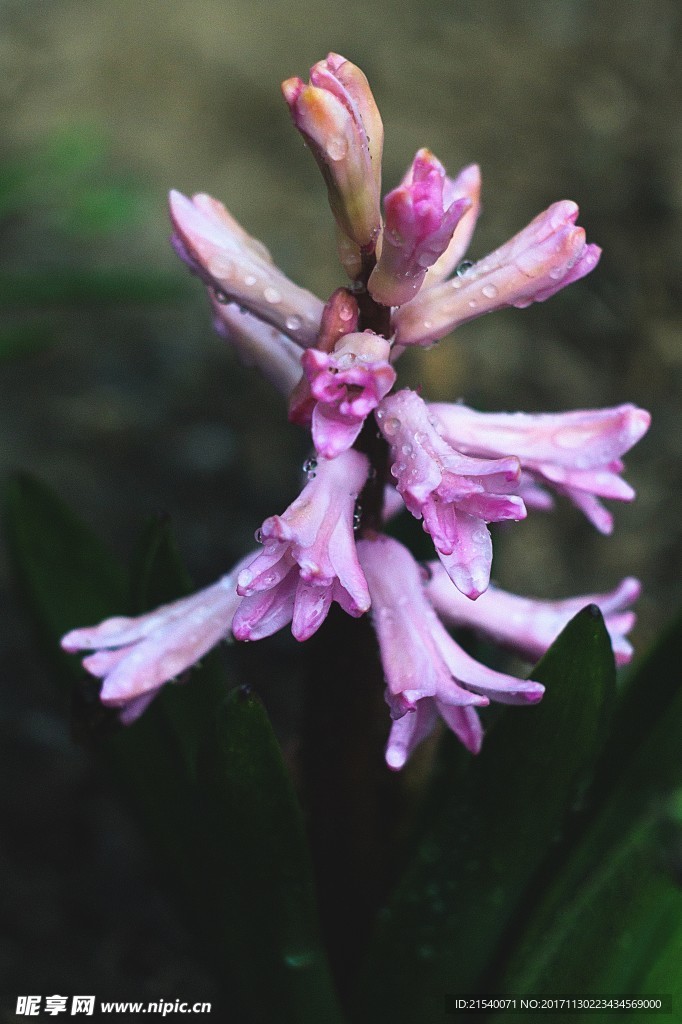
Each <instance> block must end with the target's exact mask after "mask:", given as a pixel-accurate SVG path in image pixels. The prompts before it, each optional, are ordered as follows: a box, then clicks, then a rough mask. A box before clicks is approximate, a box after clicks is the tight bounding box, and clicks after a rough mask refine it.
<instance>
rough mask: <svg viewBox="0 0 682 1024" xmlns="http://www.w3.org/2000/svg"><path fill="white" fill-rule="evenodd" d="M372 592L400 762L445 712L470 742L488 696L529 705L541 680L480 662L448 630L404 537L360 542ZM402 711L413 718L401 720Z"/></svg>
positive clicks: (476, 742) (392, 752)
mask: <svg viewBox="0 0 682 1024" xmlns="http://www.w3.org/2000/svg"><path fill="white" fill-rule="evenodd" d="M358 555H359V558H360V563H361V565H362V568H363V570H364V572H365V576H366V578H367V583H368V586H369V591H370V595H371V598H372V623H373V626H374V629H375V631H376V634H377V639H378V641H379V649H380V654H381V662H382V665H383V669H384V675H385V678H386V684H387V691H386V701H387V703H388V705H389V708H390V710H391V717H392V718H393V719H394V721H395V723H396V724H395V725H394V727H393V729H392V730H391V736H390V738H389V743H388V747H387V752H386V756H387V761H388V764H389V766H390V767H392V768H400V767H402V765H403V764H404V763H405V760H406V759H407V757H408V756H409V754H410V753H411V751H412V750H413V749H414V747H416V746H417V744H418V743H419V742H421V740H422V739H424V738H425V737H426V735H428V733H429V732H430V731H431V729H432V727H433V725H434V724H435V720H436V715H437V714H440V715H441V716H442V717H443V718H444V719H445V720H446V722H447V723H448V725H450V727H451V728H453V729H454V731H455V732H456V733H457V735H458V736H459V737H460V738H461V739H463V742H465V744H466V745H467V746H468V747H469V749H475V750H477V749H478V747H479V746H480V736H481V731H480V724H479V723H478V718H477V716H476V712H475V710H474V709H475V708H476V707H477V706H485V705H486V704H488V703H489V701H490V700H494V701H500V702H502V703H506V704H528V703H535V702H536V701H538V700H540V698H541V697H542V694H543V692H544V691H543V687H542V686H541V685H540V684H539V683H536V682H534V681H533V680H523V679H516V678H514V677H513V676H507V675H504V674H502V673H500V672H495V671H493V670H492V669H489V668H487V667H486V666H485V665H481V664H480V663H479V662H477V661H475V659H473V658H471V657H470V656H469V655H468V654H466V653H465V652H464V651H463V650H462V649H461V648H460V647H459V645H458V644H456V643H455V641H454V640H453V639H452V637H451V636H449V634H448V633H447V632H446V630H445V629H444V627H443V625H442V624H441V622H440V620H439V619H438V616H437V615H436V613H435V612H434V610H433V608H432V606H431V604H430V602H429V600H428V599H427V596H426V594H425V592H424V589H423V586H422V580H421V575H420V570H419V567H418V565H417V563H416V562H415V561H414V559H413V557H412V555H411V554H410V553H409V551H407V549H406V548H404V547H403V546H402V544H399V543H398V541H396V540H393V539H392V538H389V537H384V536H377V537H375V538H374V539H372V540H369V539H365V540H361V541H359V542H358ZM404 718H407V719H408V721H407V722H404V724H402V725H400V724H398V723H401V722H403V720H404Z"/></svg>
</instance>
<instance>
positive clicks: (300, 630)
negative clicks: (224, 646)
mask: <svg viewBox="0 0 682 1024" xmlns="http://www.w3.org/2000/svg"><path fill="white" fill-rule="evenodd" d="M368 469H369V463H368V460H367V458H366V456H364V455H361V454H360V452H356V451H354V450H352V449H351V450H349V451H347V452H343V453H342V454H341V455H339V456H338V457H337V458H335V459H322V458H321V459H319V460H318V461H317V463H316V465H315V466H314V468H311V469H310V472H309V479H308V483H307V484H306V485H305V487H304V488H303V491H302V492H301V494H300V495H299V497H298V498H296V500H295V501H294V502H293V503H292V504H291V505H290V506H289V508H288V509H287V510H286V512H284V514H283V515H281V516H271V517H270V518H269V519H266V520H265V522H264V523H263V525H262V527H261V529H260V531H259V540H261V542H262V543H263V551H262V552H261V553H260V554H259V555H258V556H257V557H256V558H255V559H254V560H253V561H252V562H251V563H250V564H249V565H248V566H246V567H245V568H243V569H242V571H241V572H240V574H239V578H238V587H237V590H238V593H239V594H241V595H242V596H243V598H244V600H243V601H242V603H241V605H240V607H239V609H238V610H237V613H236V614H235V617H234V621H233V624H232V629H233V632H234V635H235V636H236V637H237V639H238V640H258V639H260V638H261V637H264V636H269V635H270V634H271V633H274V632H275V631H276V630H278V629H280V628H281V627H282V626H284V625H286V623H287V622H289V621H290V620H291V622H292V629H291V631H292V633H293V634H294V636H295V637H296V639H297V640H307V639H308V638H309V637H311V636H312V635H313V633H314V632H315V631H316V630H317V629H318V628H319V626H320V625H321V624H322V622H323V621H324V619H325V618H326V616H327V613H328V611H329V608H330V605H331V602H332V601H337V602H338V603H339V604H340V605H341V607H342V608H343V609H344V611H346V612H348V613H349V614H350V615H355V616H358V615H362V614H363V612H366V611H367V609H368V608H369V592H368V590H367V583H366V581H365V577H364V575H363V572H362V569H361V568H360V564H359V562H358V557H357V552H356V549H355V537H354V533H353V520H354V512H355V503H356V501H357V498H358V496H359V494H360V491H361V490H362V488H363V486H364V484H365V481H366V479H367V474H368Z"/></svg>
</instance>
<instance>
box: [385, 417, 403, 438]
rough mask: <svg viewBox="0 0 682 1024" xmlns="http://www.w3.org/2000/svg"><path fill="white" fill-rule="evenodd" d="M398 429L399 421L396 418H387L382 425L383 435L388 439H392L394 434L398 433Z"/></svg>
mask: <svg viewBox="0 0 682 1024" xmlns="http://www.w3.org/2000/svg"><path fill="white" fill-rule="evenodd" d="M399 429H400V420H399V419H398V417H397V416H389V417H388V419H387V420H386V422H385V423H384V433H385V434H387V435H388V436H389V437H393V435H394V434H397V433H398V430H399Z"/></svg>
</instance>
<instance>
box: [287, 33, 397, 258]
mask: <svg viewBox="0 0 682 1024" xmlns="http://www.w3.org/2000/svg"><path fill="white" fill-rule="evenodd" d="M282 92H283V94H284V98H285V100H286V102H287V104H288V106H289V110H290V111H291V116H292V118H293V121H294V124H295V125H296V127H297V128H298V130H299V131H300V133H301V135H303V138H304V139H305V140H306V142H307V144H308V146H309V147H310V150H311V152H312V154H313V156H314V157H315V160H316V161H317V164H318V166H319V168H320V170H321V171H322V175H323V177H324V180H325V183H326V185H327V191H328V194H329V205H330V206H331V209H332V212H333V214H334V217H335V218H336V222H337V224H338V226H339V228H340V229H341V231H342V232H343V233H344V235H345V236H347V238H348V239H350V240H351V242H353V243H355V244H356V245H357V246H358V247H359V248H360V249H361V250H363V251H365V252H372V251H373V250H374V247H375V245H376V242H377V239H378V237H379V234H380V232H381V211H380V208H379V198H380V192H381V154H382V149H383V138H384V130H383V125H382V121H381V116H380V114H379V111H378V109H377V105H376V103H375V101H374V97H373V96H372V91H371V89H370V87H369V84H368V82H367V79H366V78H365V76H364V74H363V73H362V71H360V69H359V68H358V67H356V66H355V65H354V64H351V62H350V61H348V60H346V59H345V57H341V56H340V55H339V54H337V53H330V54H328V56H327V58H326V60H321V61H319V62H318V63H317V64H315V65H314V66H313V67H312V68H311V69H310V85H306V84H305V83H304V82H303V81H302V80H301V79H300V78H289V79H287V80H286V81H285V82H283V83H282ZM345 264H346V260H345V259H344V265H345Z"/></svg>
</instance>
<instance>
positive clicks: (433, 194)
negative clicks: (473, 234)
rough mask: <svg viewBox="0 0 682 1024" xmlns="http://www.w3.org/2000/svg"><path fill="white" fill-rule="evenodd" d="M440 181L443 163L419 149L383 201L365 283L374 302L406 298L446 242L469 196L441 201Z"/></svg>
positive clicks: (442, 183)
mask: <svg viewBox="0 0 682 1024" xmlns="http://www.w3.org/2000/svg"><path fill="white" fill-rule="evenodd" d="M445 182H446V175H445V169H444V168H443V165H442V164H441V163H440V162H439V161H438V160H436V158H435V157H434V156H433V154H432V153H430V152H429V151H428V149H420V150H419V152H418V153H417V155H416V156H415V158H414V161H413V164H412V167H411V169H410V171H409V172H408V175H407V177H406V179H405V180H404V181H403V183H402V184H401V185H399V186H398V188H396V189H394V190H393V191H392V192H389V193H388V195H387V196H386V198H385V199H384V211H385V214H386V223H385V225H384V233H383V236H382V245H381V256H380V257H379V261H378V263H377V265H376V267H375V268H374V270H373V271H372V274H371V276H370V279H369V282H368V288H369V291H370V293H371V295H372V297H373V298H374V299H375V300H376V301H377V302H381V303H383V305H385V306H401V305H402V304H403V303H405V302H409V301H410V300H411V299H412V298H414V296H415V295H416V294H417V292H418V291H419V289H420V287H421V285H422V282H423V281H424V278H425V276H426V271H427V270H428V268H429V267H431V266H433V264H434V263H435V262H436V260H437V259H438V258H439V257H440V256H442V255H443V253H444V252H445V250H446V249H447V247H448V245H449V244H450V242H451V240H452V236H453V233H454V231H455V229H456V228H457V225H458V224H459V222H460V221H461V219H462V217H463V216H464V214H465V213H466V212H467V210H468V209H469V208H470V206H471V200H470V199H469V198H468V197H467V196H459V197H457V198H455V199H453V200H452V202H450V203H449V204H447V205H446V203H445V193H444V187H445Z"/></svg>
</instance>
